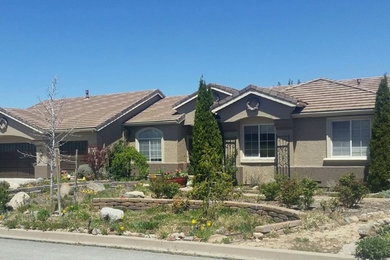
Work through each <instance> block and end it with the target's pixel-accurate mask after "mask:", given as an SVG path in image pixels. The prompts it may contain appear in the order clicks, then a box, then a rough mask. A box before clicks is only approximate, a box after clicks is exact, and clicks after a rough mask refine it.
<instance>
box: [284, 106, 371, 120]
mask: <svg viewBox="0 0 390 260" xmlns="http://www.w3.org/2000/svg"><path fill="white" fill-rule="evenodd" d="M373 113H374V109H372V108H367V109H353V110H352V109H351V110H335V111H313V112H302V113H299V114H292V118H307V117H326V116H357V115H372V114H373Z"/></svg>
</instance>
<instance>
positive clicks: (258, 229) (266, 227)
mask: <svg viewBox="0 0 390 260" xmlns="http://www.w3.org/2000/svg"><path fill="white" fill-rule="evenodd" d="M256 232H259V233H263V234H267V233H270V232H271V226H270V225H264V226H258V227H256Z"/></svg>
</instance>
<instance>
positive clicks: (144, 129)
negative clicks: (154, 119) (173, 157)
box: [135, 127, 164, 164]
mask: <svg viewBox="0 0 390 260" xmlns="http://www.w3.org/2000/svg"><path fill="white" fill-rule="evenodd" d="M148 130H155V131H157V132H159V133H160V134H161V161H150V160H147V162H148V163H156V164H158V163H163V162H164V133H163V131H161V130H160V129H158V128H155V127H145V128H142V129H140V130H138V131H137V132H136V134H135V144H136V145H135V146H136V149H137V151H138V152H140V148H139V138H138V136H139V135H140V134H141V133H142V132H145V131H148ZM155 139H156V140H157V139H158V138H155ZM149 148H150V147H149Z"/></svg>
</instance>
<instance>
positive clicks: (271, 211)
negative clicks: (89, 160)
mask: <svg viewBox="0 0 390 260" xmlns="http://www.w3.org/2000/svg"><path fill="white" fill-rule="evenodd" d="M173 201H174V200H173V199H152V198H144V199H142V198H100V199H99V198H95V199H93V200H92V204H93V206H94V207H96V208H99V209H101V208H103V207H114V208H126V209H130V210H145V209H148V208H152V207H156V206H163V205H165V206H170V205H171V204H172V203H173ZM188 202H189V205H190V209H198V208H200V207H201V206H202V201H201V200H189V201H188ZM223 206H225V207H229V208H231V209H246V210H248V211H249V212H251V213H252V214H257V215H259V216H268V217H270V218H271V219H272V220H273V221H274V222H276V223H280V222H285V221H292V220H299V219H300V215H301V214H302V213H301V212H299V211H296V210H292V209H287V208H282V207H277V206H271V205H265V204H257V203H247V202H237V201H224V202H223Z"/></svg>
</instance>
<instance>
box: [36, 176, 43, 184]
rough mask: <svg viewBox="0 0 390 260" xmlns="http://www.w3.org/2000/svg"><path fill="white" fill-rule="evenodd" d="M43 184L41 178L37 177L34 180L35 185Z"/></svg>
mask: <svg viewBox="0 0 390 260" xmlns="http://www.w3.org/2000/svg"><path fill="white" fill-rule="evenodd" d="M42 182H43V178H41V177H39V178H37V179H36V180H35V183H36V184H40V183H42Z"/></svg>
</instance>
